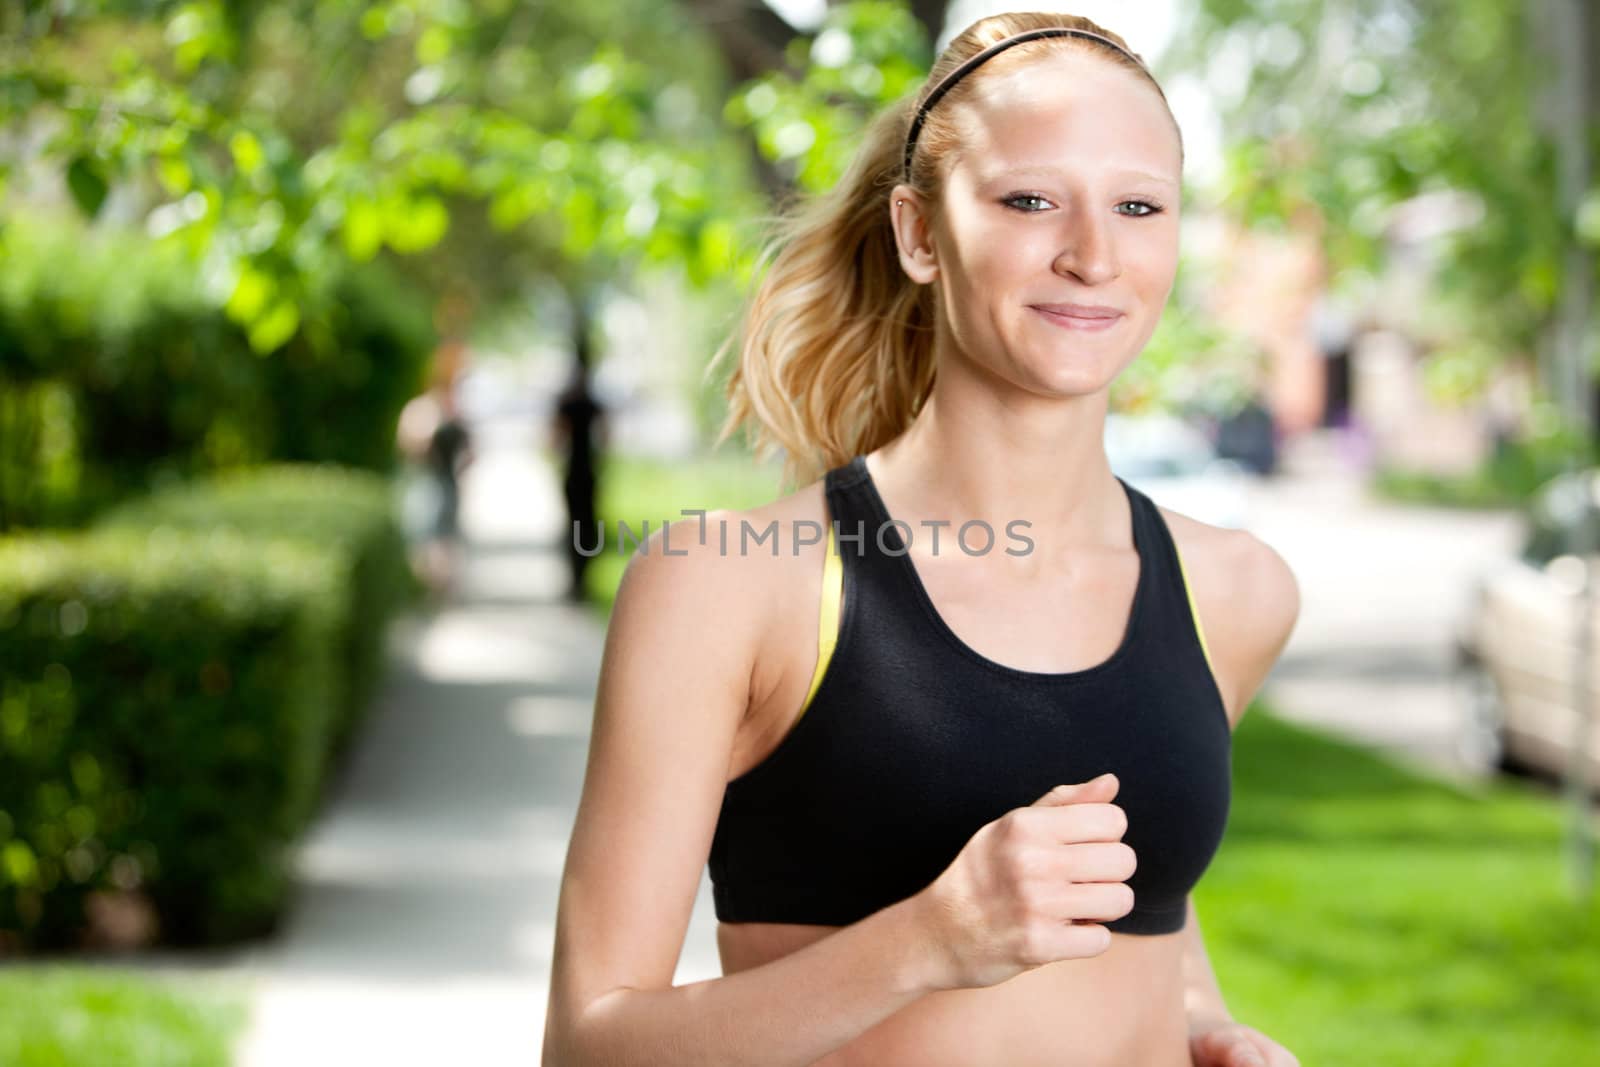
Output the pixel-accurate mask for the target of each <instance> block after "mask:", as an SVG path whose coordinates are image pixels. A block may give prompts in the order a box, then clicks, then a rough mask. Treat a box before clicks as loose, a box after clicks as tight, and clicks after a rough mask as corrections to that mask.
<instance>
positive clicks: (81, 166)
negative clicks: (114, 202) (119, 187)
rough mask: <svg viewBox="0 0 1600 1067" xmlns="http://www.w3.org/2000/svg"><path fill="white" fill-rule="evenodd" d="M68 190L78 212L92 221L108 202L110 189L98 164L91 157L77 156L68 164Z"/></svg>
mask: <svg viewBox="0 0 1600 1067" xmlns="http://www.w3.org/2000/svg"><path fill="white" fill-rule="evenodd" d="M67 188H68V189H69V190H70V191H71V193H72V199H73V201H74V202H75V203H76V204H77V205H78V210H80V211H82V212H83V214H84V217H85V218H90V219H92V218H94V217H95V216H96V215H98V214H99V213H100V205H101V204H104V203H105V202H106V193H107V191H108V188H109V187H108V186H107V184H106V178H105V175H104V174H103V173H101V170H100V165H99V164H98V163H96V162H95V161H94V160H93V159H92V158H90V157H89V156H77V157H75V158H74V159H73V160H72V162H71V163H69V164H67Z"/></svg>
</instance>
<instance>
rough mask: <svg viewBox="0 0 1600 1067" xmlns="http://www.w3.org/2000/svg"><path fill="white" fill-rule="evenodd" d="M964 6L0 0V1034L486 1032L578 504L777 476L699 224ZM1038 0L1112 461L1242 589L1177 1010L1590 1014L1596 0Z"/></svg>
mask: <svg viewBox="0 0 1600 1067" xmlns="http://www.w3.org/2000/svg"><path fill="white" fill-rule="evenodd" d="M1002 9H1003V8H1002V7H1001V6H999V5H989V4H983V3H965V2H957V3H953V4H949V5H946V4H944V3H941V2H938V0H916V2H911V3H907V2H905V0H857V2H850V3H838V4H827V3H825V2H824V0H782V2H779V0H767V2H762V0H670V2H669V0H589V2H587V3H583V4H576V5H573V4H555V3H541V2H537V0H475V2H470V3H469V2H467V0H388V2H357V0H318V2H316V3H312V2H311V0H281V2H273V0H231V2H222V0H190V2H170V0H122V2H116V0H22V2H19V0H0V116H3V125H0V1063H4V1064H6V1065H20V1067H40V1065H52V1067H54V1065H62V1064H73V1065H76V1064H92V1065H101V1064H116V1065H126V1067H143V1065H157V1064H159V1065H175V1064H183V1065H189V1064H195V1065H200V1064H206V1065H211V1064H216V1065H233V1064H237V1065H246V1067H264V1065H277V1064H287V1063H296V1064H322V1063H329V1064H333V1063H338V1064H345V1063H350V1062H359V1063H368V1062H372V1063H385V1064H409V1063H424V1062H426V1063H430V1064H431V1063H436V1062H439V1061H440V1060H441V1058H443V1057H446V1056H448V1057H453V1058H456V1059H457V1060H459V1061H461V1062H472V1063H475V1064H502V1063H503V1064H528V1063H536V1062H538V1058H539V1046H540V1041H541V1036H542V1029H543V1013H544V1010H545V997H546V992H547V985H546V981H547V971H548V964H549V956H550V949H551V943H552V937H553V920H554V913H555V903H556V892H557V887H558V881H559V878H560V873H561V865H562V862H563V859H564V853H565V848H566V841H567V835H568V833H569V831H570V827H571V823H572V817H573V813H574V809H575V805H576V802H577V798H578V791H579V788H580V785H581V782H582V773H583V766H584V759H585V754H586V745H587V736H588V730H589V722H590V717H591V714H592V710H593V698H594V681H595V676H596V671H597V668H598V664H599V650H600V643H601V639H602V637H603V634H604V628H605V624H606V618H607V612H608V610H609V606H610V603H611V597H612V594H613V591H614V588H615V584H616V581H617V579H618V577H619V575H620V573H621V571H622V567H623V563H624V561H625V559H626V553H627V551H631V549H632V547H633V544H630V543H627V542H626V541H619V535H625V534H626V533H627V531H626V530H624V529H623V527H622V526H621V525H620V524H626V526H627V527H629V528H631V530H632V532H633V535H634V536H635V537H636V538H637V537H642V536H643V531H644V530H645V529H649V528H656V527H659V526H660V525H662V524H664V522H666V521H669V520H671V519H675V518H677V517H679V516H680V514H681V513H680V509H682V508H686V507H687V508H711V507H743V506H749V505H753V504H756V503H760V502H763V501H766V500H769V499H771V498H772V497H773V496H775V495H777V494H778V493H779V492H780V491H781V486H780V479H779V471H778V468H777V464H776V463H775V462H760V461H757V460H756V459H754V458H753V457H752V456H751V455H750V454H749V452H748V449H747V448H746V446H745V445H744V444H743V443H742V442H740V441H738V440H735V441H731V442H729V443H728V444H725V445H724V446H723V447H721V448H718V449H713V448H712V447H711V441H712V440H713V438H714V436H715V430H716V428H717V427H718V425H719V423H720V418H721V414H722V410H723V407H722V385H723V378H722V377H721V376H719V375H717V374H709V375H708V374H707V373H706V371H707V366H708V361H709V357H710V355H711V353H712V352H713V351H714V349H715V348H716V346H717V345H718V343H720V341H721V340H722V339H723V338H725V337H726V336H727V334H728V332H729V331H730V330H731V329H733V328H734V327H735V325H736V315H737V312H738V309H739V302H740V300H741V298H742V297H743V296H744V295H745V294H746V293H747V292H748V291H749V285H750V282H751V280H752V278H753V277H754V270H755V253H756V240H757V237H758V233H759V230H758V225H757V223H758V219H759V218H760V216H762V215H763V214H766V213H769V212H771V211H773V210H775V209H776V208H777V207H778V206H779V205H781V204H782V203H783V202H784V199H785V198H786V197H788V196H790V195H792V194H794V193H795V192H805V191H814V190H818V189H822V188H826V187H828V186H829V185H830V184H831V183H832V182H833V181H835V179H836V177H837V176H838V174H839V173H840V171H841V169H842V167H843V165H844V163H845V161H846V160H847V159H848V157H849V155H850V153H851V152H852V151H853V149H854V146H855V138H856V135H857V133H858V132H859V130H860V129H861V127H862V125H863V124H864V122H865V120H866V118H867V117H868V116H869V115H870V114H872V112H873V111H874V110H875V109H876V108H878V107H880V106H882V105H883V104H885V103H887V102H889V101H891V100H893V99H895V98H897V97H899V96H900V95H902V94H904V93H906V92H909V91H912V90H913V89H914V88H915V87H916V85H917V84H918V83H919V82H920V80H921V79H922V78H923V76H924V75H925V73H926V71H927V69H928V66H929V64H930V63H931V61H932V58H933V56H934V54H935V53H936V50H937V49H938V48H941V47H942V46H943V45H944V43H945V41H947V40H948V39H949V38H950V36H952V35H953V34H954V33H955V32H957V31H959V30H960V29H962V28H963V27H965V26H966V25H967V24H968V23H969V22H970V21H971V20H973V19H975V18H977V17H980V16H982V15H984V14H989V13H992V12H994V11H997V10H1002ZM1061 10H1065V11H1069V12H1072V13H1077V14H1084V15H1088V16H1090V17H1092V18H1095V19H1097V20H1099V21H1101V22H1102V23H1103V24H1104V25H1106V26H1108V27H1109V28H1111V29H1113V30H1115V31H1117V32H1118V33H1120V34H1122V35H1123V36H1125V37H1126V38H1127V39H1128V40H1129V42H1130V43H1131V44H1132V46H1133V47H1134V48H1135V49H1136V50H1138V51H1139V52H1141V53H1142V54H1143V55H1144V56H1145V57H1146V58H1147V59H1149V60H1150V61H1151V63H1152V65H1153V66H1154V68H1155V69H1156V71H1157V73H1158V75H1159V76H1160V77H1161V80H1162V83H1163V85H1164V87H1165V88H1166V90H1167V92H1168V95H1169V97H1170V99H1171V101H1172V103H1173V106H1174V109H1175V110H1176V112H1177V115H1178V119H1179V121H1180V123H1181V124H1182V126H1183V128H1184V133H1185V140H1186V146H1187V150H1188V164H1189V170H1188V173H1187V174H1186V176H1185V178H1186V189H1185V201H1184V204H1183V209H1182V210H1183V226H1184V231H1183V242H1184V245H1183V263H1182V267H1181V269H1180V274H1179V279H1178V283H1177V285H1176V287H1175V288H1174V290H1173V294H1172V298H1171V301H1170V304H1169V307H1168V309H1167V312H1166V316H1165V318H1164V320H1163V322H1162V325H1161V327H1160V329H1159V331H1158V332H1157V334H1156V336H1155V337H1154V338H1153V339H1152V341H1151V343H1150V345H1149V346H1148V348H1147V349H1146V350H1145V351H1144V353H1143V354H1141V356H1140V357H1139V359H1138V360H1137V361H1136V362H1135V363H1134V365H1133V366H1131V367H1130V368H1129V369H1128V371H1127V372H1126V373H1125V374H1124V375H1122V376H1121V377H1120V378H1119V379H1118V380H1117V382H1116V383H1115V385H1114V387H1113V394H1112V407H1113V411H1114V415H1113V417H1112V419H1111V422H1110V425H1109V426H1108V437H1107V445H1108V449H1109V451H1110V454H1111V456H1112V460H1113V466H1114V468H1115V469H1117V470H1118V472H1119V473H1121V474H1122V475H1123V476H1124V477H1126V478H1128V479H1129V480H1130V481H1132V482H1134V483H1135V484H1137V485H1140V486H1141V487H1142V488H1144V489H1145V490H1146V491H1147V492H1149V493H1150V494H1151V495H1152V496H1153V497H1155V498H1156V499H1157V500H1158V501H1159V502H1161V503H1163V504H1165V505H1166V506H1168V507H1171V508H1174V509H1176V510H1179V511H1183V512H1185V513H1188V514H1191V515H1193V516H1194V517H1196V518H1199V519H1202V520H1204V521H1208V522H1213V523H1217V524H1221V525H1230V526H1238V527H1244V528H1248V529H1251V530H1253V531H1255V532H1256V533H1257V535H1258V536H1260V537H1261V538H1262V539H1263V540H1265V541H1267V542H1268V543H1269V544H1271V545H1273V546H1274V547H1275V548H1277V549H1278V550H1279V551H1280V552H1281V553H1282V554H1283V555H1284V556H1285V557H1286V558H1287V559H1288V561H1289V562H1290V564H1291V566H1292V567H1293V568H1294V570H1295V572H1296V575H1297V576H1298V578H1299V581H1300V584H1301V590H1302V597H1303V608H1302V614H1301V619H1300V622H1299V624H1298V627H1297V629H1296V631H1295V633H1294V635H1293V638H1292V639H1291V642H1290V644H1289V646H1288V648H1287V650H1286V651H1285V654H1284V656H1283V657H1282V659H1281V660H1280V662H1279V663H1278V665H1277V667H1276V668H1275V669H1274V672H1273V674H1272V676H1271V678H1270V679H1269V680H1268V682H1267V684H1266V686H1265V687H1264V688H1263V690H1262V692H1261V694H1260V695H1259V697H1258V699H1257V700H1256V703H1255V706H1254V709H1253V710H1252V711H1251V712H1250V713H1249V714H1248V715H1246V717H1245V719H1244V722H1243V724H1242V726H1241V727H1240V729H1239V732H1238V735H1237V737H1236V739H1235V761H1234V762H1235V776H1236V777H1235V783H1236V784H1235V790H1236V792H1235V797H1236V799H1235V805H1234V809H1233V814H1232V819H1231V822H1230V826H1229V829H1228V834H1227V837H1226V839H1225V841H1224V844H1223V848H1222V851H1221V852H1220V853H1219V855H1218V857H1217V859H1216V861H1215V863H1214V865H1213V867H1212V870H1211V872H1210V873H1209V874H1208V876H1207V878H1206V880H1205V882H1204V883H1202V885H1201V886H1200V888H1199V889H1198V890H1197V892H1196V899H1197V903H1198V905H1199V909H1200V911H1201V912H1202V913H1203V914H1204V916H1205V930H1206V935H1207V942H1208V945H1209V947H1210V952H1211V956H1212V960H1213V964H1214V966H1215V968H1216V970H1217V972H1218V975H1219V978H1220V980H1221V983H1222V987H1223V990H1224V993H1225V995H1226V996H1227V999H1228V1002H1229V1005H1230V1007H1231V1009H1232V1011H1233V1013H1234V1015H1235V1016H1236V1017H1238V1018H1239V1019H1241V1020H1243V1021H1245V1022H1248V1023H1250V1024H1251V1025H1254V1026H1256V1027H1258V1028H1260V1029H1262V1030H1264V1031H1265V1032H1267V1033H1269V1034H1271V1035H1273V1036H1274V1037H1276V1038H1277V1039H1279V1040H1280V1041H1282V1042H1283V1043H1284V1044H1286V1045H1287V1046H1288V1047H1289V1048H1291V1049H1293V1050H1294V1051H1295V1052H1296V1053H1297V1054H1298V1055H1299V1056H1300V1058H1301V1060H1302V1062H1304V1063H1306V1064H1308V1065H1311V1064H1344V1063H1349V1064H1355V1063H1360V1064H1406V1065H1423V1064H1430V1065H1431V1064H1505V1063H1512V1062H1515V1063H1524V1064H1562V1065H1576V1064H1600V999H1597V990H1600V904H1597V903H1596V900H1595V894H1594V889H1593V871H1594V866H1595V859H1594V849H1593V841H1594V837H1595V831H1596V817H1595V801H1596V797H1597V793H1600V728H1596V727H1594V726H1593V725H1592V723H1593V720H1594V712H1593V710H1592V708H1593V704H1594V697H1595V694H1596V692H1597V691H1600V674H1597V672H1596V670H1595V669H1594V668H1593V667H1592V666H1591V663H1590V660H1591V655H1592V653H1593V651H1594V649H1595V648H1596V647H1597V645H1600V636H1597V635H1596V631H1595V627H1594V625H1593V623H1594V619H1595V618H1596V611H1595V607H1594V602H1593V597H1592V590H1593V589H1594V587H1595V583H1594V582H1593V581H1592V580H1591V575H1592V573H1593V570H1592V569H1593V567H1594V564H1595V560H1596V555H1597V549H1596V545H1597V544H1600V537H1597V530H1600V522H1596V515H1597V513H1600V475H1597V473H1596V470H1597V466H1600V449H1597V444H1596V442H1597V434H1596V428H1597V425H1600V423H1597V414H1596V399H1597V389H1596V366H1597V365H1596V358H1595V348H1596V346H1595V335H1596V329H1595V316H1594V313H1593V309H1592V306H1591V300H1592V298H1591V292H1592V290H1593V287H1594V282H1595V276H1596V260H1595V254H1594V253H1595V247H1596V244H1597V242H1600V179H1597V178H1596V176H1595V175H1594V173H1593V163H1592V155H1593V152H1594V148H1595V145H1596V132H1597V130H1600V11H1597V10H1596V9H1595V8H1594V7H1593V5H1592V4H1591V3H1588V2H1587V0H1456V2H1455V3H1452V4H1449V5H1443V4H1427V3H1419V2H1416V0H1148V2H1137V3H1127V2H1121V3H1111V2H1099V0H1094V2H1091V0H1085V2H1083V3H1078V4H1074V5H1068V6H1066V7H1064V8H1061ZM573 523H576V524H577V525H576V529H577V530H578V531H579V536H578V538H577V543H578V544H580V545H583V546H598V550H596V551H592V552H581V551H575V550H574V549H573V547H572V546H573V545H574V538H573V537H572V536H570V534H569V531H572V530H574V528H575V527H574V525H573ZM646 523H648V524H649V526H648V527H646V525H645V524H646ZM635 543H636V542H635ZM714 928H715V920H714V917H713V915H712V912H711V907H710V900H709V883H708V882H706V881H704V879H703V881H702V886H701V897H700V899H699V900H698V901H697V904H696V907H695V913H694V919H693V922H692V924H691V928H690V931H689V936H688V940H687V943H686V945H685V948H684V952H683V955H682V957H681V959H680V963H679V968H678V980H679V981H695V980H699V979H702V978H707V977H713V976H715V975H717V974H718V973H720V969H719V966H718V963H717V957H716V951H715V942H714Z"/></svg>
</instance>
